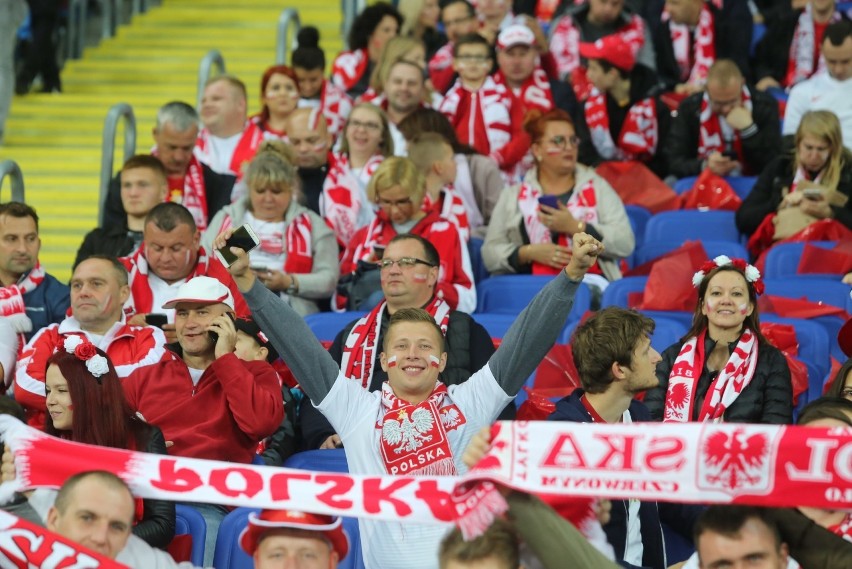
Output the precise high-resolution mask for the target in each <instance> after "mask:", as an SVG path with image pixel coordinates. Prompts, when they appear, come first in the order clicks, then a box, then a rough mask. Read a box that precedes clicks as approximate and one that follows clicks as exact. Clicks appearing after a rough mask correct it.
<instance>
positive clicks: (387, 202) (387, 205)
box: [377, 198, 412, 209]
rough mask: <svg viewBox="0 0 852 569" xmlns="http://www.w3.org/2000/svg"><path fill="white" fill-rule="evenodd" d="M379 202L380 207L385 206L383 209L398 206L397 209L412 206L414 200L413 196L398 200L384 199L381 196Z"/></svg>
mask: <svg viewBox="0 0 852 569" xmlns="http://www.w3.org/2000/svg"><path fill="white" fill-rule="evenodd" d="M377 203H378V204H379V207H380V208H383V209H391V208H394V207H395V208H397V209H402V208H404V207H408V206H410V205H411V204H412V201H411V198H404V199H401V200H396V201H391V200H383V199H381V198H379V200H378V202H377Z"/></svg>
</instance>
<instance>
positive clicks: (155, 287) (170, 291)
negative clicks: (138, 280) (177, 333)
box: [148, 272, 186, 323]
mask: <svg viewBox="0 0 852 569" xmlns="http://www.w3.org/2000/svg"><path fill="white" fill-rule="evenodd" d="M185 282H186V279H181V280H179V281H177V282H173V283H171V284H169V283H167V282H166V281H164V280H163V279H161V278H160V277H158V276H157V275H155V274H154V273H152V272H149V273H148V286H150V287H151V295H152V296H153V298H154V301H153V302H152V303H151V312H152V313H154V314H165V315H166V316H167V317H168V319H169V322H172V323H174V321H175V309H174V308H163V305H164V304H165V303H167V302H168V301H170V300H172V299H173V298H174V297H175V296H177V292H178V289H179V288H180V286H181V285H182V284H183V283H185Z"/></svg>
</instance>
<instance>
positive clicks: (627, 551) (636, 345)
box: [549, 307, 702, 569]
mask: <svg viewBox="0 0 852 569" xmlns="http://www.w3.org/2000/svg"><path fill="white" fill-rule="evenodd" d="M653 331H654V321H653V320H651V319H650V318H648V317H646V316H642V315H641V314H639V313H638V312H635V311H633V310H625V309H623V308H618V307H610V308H605V309H604V310H601V311H600V312H598V313H597V314H595V315H594V316H593V317H591V318H589V319H588V320H587V321H586V322H584V323H583V324H581V325H580V326H579V327H578V328H577V330H576V331H575V332H574V336H573V338H572V341H571V344H572V348H571V351H572V353H573V355H574V363H575V364H576V366H577V371H578V372H579V374H580V382H581V383H582V385H583V387H582V388H577V389H576V390H574V392H573V393H572V394H571V395H569V396H568V397H565V398H564V399H562V400H560V401H559V402H557V404H556V410H555V411H554V412H553V414H552V415H551V416H550V417H549V420H551V421H571V422H575V423H619V422H623V423H633V422H643V421H650V420H651V415H650V413H649V412H648V409H647V407H645V405H644V404H643V403H642V402H640V401H638V400H637V399H634V398H635V397H636V396H637V395H638V394H639V393H642V392H643V391H645V390H647V389H650V388H652V387H656V386H657V384H658V383H659V382H658V381H657V376H656V365H657V362H659V361H660V354H659V353H658V352H657V351H656V350H654V348H652V347H651V338H650V336H651V333H653ZM701 510H702V509H701V508H699V507H695V506H684V505H680V504H669V503H663V502H660V503H657V502H640V501H638V500H620V501H619V500H614V501H613V505H612V513H611V519H610V521H609V523H607V524H606V525H605V526H604V531H605V532H606V535H607V540H608V541H609V543H610V544H611V545H612V547H613V549H614V550H615V555H616V559H617V560H618V561H619V563H620V564H621V565H622V566H624V567H631V568H635V567H651V568H653V569H665V567H666V555H665V545H664V541H663V531H662V527H661V526H660V520H661V519H662V520H663V521H666V522H667V523H668V524H669V525H670V526H671V527H672V528H675V529H677V531H678V532H680V533H682V534H683V535H684V537H686V538H687V539H691V532H692V527H693V525H694V523H695V519H696V518H697V516H698V515H699V514H700V512H701Z"/></svg>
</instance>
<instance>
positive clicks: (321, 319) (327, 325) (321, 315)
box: [305, 312, 366, 342]
mask: <svg viewBox="0 0 852 569" xmlns="http://www.w3.org/2000/svg"><path fill="white" fill-rule="evenodd" d="M365 314H366V312H318V313H316V314H308V315H307V316H305V322H306V323H307V325H308V327H309V328H310V329H311V332H313V333H314V336H316V337H317V339H318V340H320V341H321V342H323V341H328V342H331V341H334V338H335V337H337V334H339V333H340V331H341V330H343V328H345V327H346V325H347V324H349V323H350V322H352V321H353V320H357V319H358V318H361V317H362V316H364V315H365Z"/></svg>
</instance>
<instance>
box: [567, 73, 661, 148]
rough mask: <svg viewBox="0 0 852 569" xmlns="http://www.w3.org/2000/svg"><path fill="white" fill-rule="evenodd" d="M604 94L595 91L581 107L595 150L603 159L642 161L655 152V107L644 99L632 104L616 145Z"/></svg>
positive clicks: (657, 138) (650, 100) (652, 102)
mask: <svg viewBox="0 0 852 569" xmlns="http://www.w3.org/2000/svg"><path fill="white" fill-rule="evenodd" d="M606 100H607V99H606V94H605V93H601V92H600V91H598V90H597V89H595V90H593V91H592V95H591V96H590V97H589V98H588V99H587V100H586V104H585V105H584V106H583V109H584V112H585V116H586V123H587V124H588V125H589V131H590V133H591V136H592V143H593V144H594V145H595V149H596V150H597V151H598V154H600V156H601V158H603V159H604V160H619V161H624V160H644V159H647V158H650V157H651V156H653V155H654V153H656V151H657V142H658V141H659V133H658V131H657V106H656V104H654V99H652V98H650V97H649V98H647V99H643V100H641V101H639V102H637V103H634V104H633V105H632V106H631V107H630V110H628V111H627V117H625V119H624V124H623V125H622V126H621V133H620V134H619V136H618V144H616V143H615V141H613V139H612V133H611V132H610V128H609V127H610V123H609V111H608V110H607V106H606Z"/></svg>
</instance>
